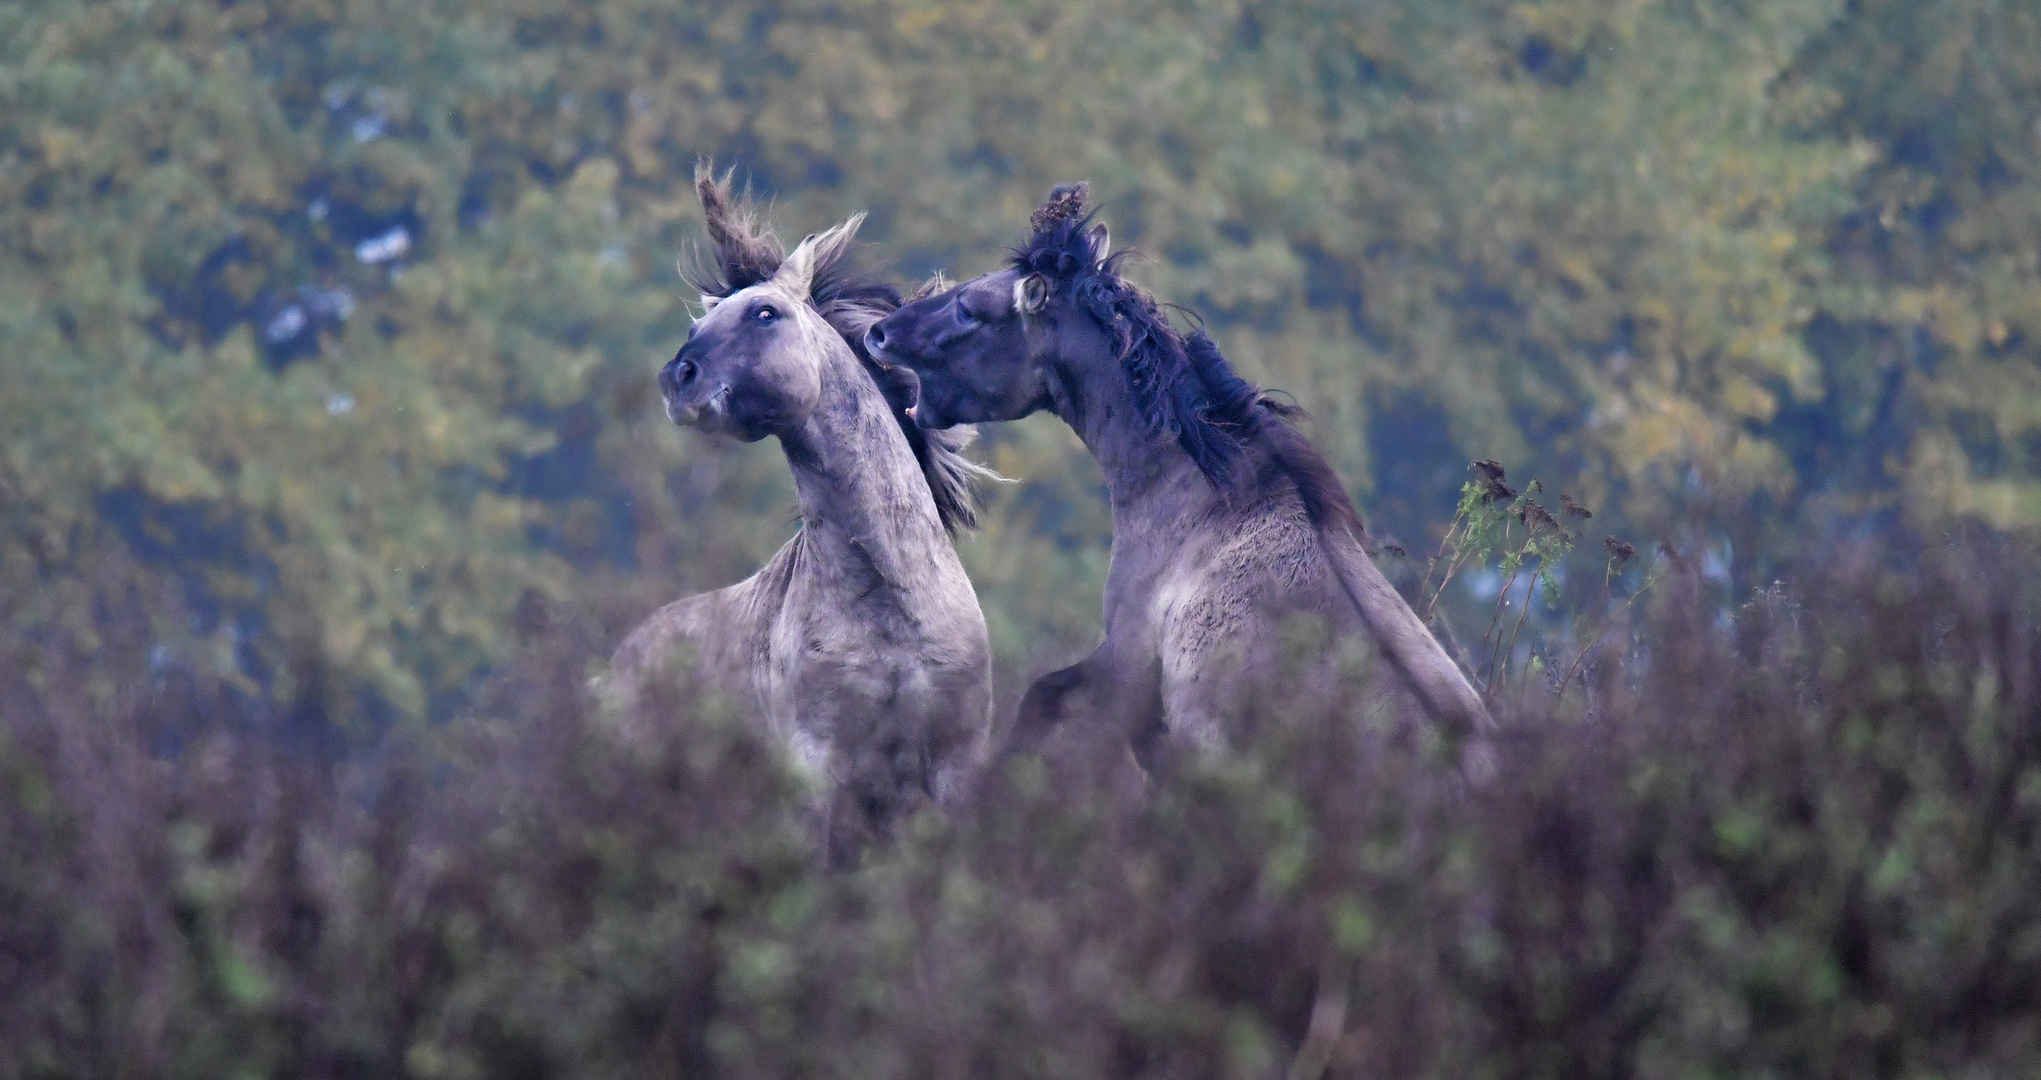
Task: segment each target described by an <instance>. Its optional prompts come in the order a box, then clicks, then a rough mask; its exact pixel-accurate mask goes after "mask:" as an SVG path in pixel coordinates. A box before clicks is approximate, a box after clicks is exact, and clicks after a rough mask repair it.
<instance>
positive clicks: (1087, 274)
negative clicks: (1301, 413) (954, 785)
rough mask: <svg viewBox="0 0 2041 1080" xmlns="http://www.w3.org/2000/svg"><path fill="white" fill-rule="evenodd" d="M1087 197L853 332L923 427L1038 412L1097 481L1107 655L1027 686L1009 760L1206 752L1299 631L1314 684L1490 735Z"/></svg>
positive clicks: (1257, 409)
mask: <svg viewBox="0 0 2041 1080" xmlns="http://www.w3.org/2000/svg"><path fill="white" fill-rule="evenodd" d="M1085 194H1086V192H1085V188H1084V186H1083V185H1076V186H1073V187H1065V188H1057V189H1056V191H1055V192H1053V193H1052V194H1051V196H1050V199H1049V201H1048V202H1047V203H1046V204H1044V205H1043V206H1042V208H1041V209H1039V210H1037V211H1036V212H1035V216H1034V218H1033V221H1032V226H1033V230H1032V234H1031V235H1030V236H1029V237H1028V239H1027V240H1026V242H1025V243H1024V244H1023V245H1022V246H1021V247H1020V248H1018V249H1016V250H1015V251H1014V253H1013V257H1012V260H1011V263H1010V265H1009V266H1007V267H1006V268H1005V269H1002V270H1000V271H997V272H995V273H991V274H987V275H984V276H982V277H979V278H976V279H973V280H971V281H967V282H965V283H963V284H961V285H958V286H956V287H954V288H951V289H949V290H948V291H946V292H943V293H940V294H937V295H934V296H929V297H925V298H922V299H919V300H915V301H912V302H910V303H907V304H906V305H904V306H902V307H901V308H900V309H899V310H897V311H895V312H893V313H892V314H890V315H888V316H886V317H885V318H884V319H882V320H880V321H879V322H877V323H875V324H874V325H873V326H872V328H871V329H870V330H869V331H868V332H867V334H866V343H867V345H868V346H869V347H870V349H871V352H872V353H873V355H874V356H875V357H877V358H879V359H880V360H881V361H884V362H897V363H899V364H903V365H905V366H907V367H909V368H911V369H913V370H914V372H915V373H916V374H917V375H918V376H919V377H920V387H919V394H920V397H919V403H918V404H917V406H916V409H915V413H916V416H917V418H918V421H919V422H920V423H921V424H922V425H923V426H924V427H929V428H942V427H945V426H948V425H951V424H964V423H984V422H989V421H997V420H1015V419H1019V418H1020V417H1023V416H1027V415H1028V414H1030V413H1033V412H1036V411H1038V410H1043V409H1046V410H1048V411H1050V412H1053V413H1054V414H1055V415H1057V416H1058V417H1061V418H1062V419H1063V420H1064V422H1066V423H1068V424H1069V425H1070V426H1071V427H1072V428H1073V429H1075V430H1076V432H1077V434H1078V436H1079V437H1080V438H1082V439H1083V440H1084V444H1085V446H1086V447H1088V448H1089V449H1090V450H1091V453H1092V456H1093V457H1095V458H1097V459H1098V462H1099V464H1100V465H1101V466H1102V467H1103V468H1104V470H1105V479H1106V486H1107V488H1108V489H1109V491H1110V496H1111V503H1112V515H1113V546H1112V560H1111V565H1110V569H1109V570H1108V571H1107V575H1106V593H1105V641H1104V643H1102V644H1101V645H1100V646H1099V647H1098V649H1097V651H1095V652H1093V653H1092V654H1091V655H1090V656H1089V657H1087V658H1085V659H1084V660H1082V661H1080V662H1079V663H1077V664H1075V665H1073V666H1071V667H1068V668H1065V669H1063V670H1061V671H1056V672H1052V673H1050V674H1048V675H1045V676H1043V677H1042V678H1040V679H1038V680H1036V682H1035V683H1034V684H1033V685H1032V686H1031V687H1030V688H1029V689H1028V692H1027V695H1026V696H1025V697H1024V698H1023V700H1022V704H1021V709H1020V715H1019V717H1018V719H1017V721H1016V724H1015V728H1014V732H1013V736H1012V738H1011V739H1010V740H1009V747H1012V748H1025V747H1028V746H1031V745H1033V744H1034V743H1035V742H1036V741H1037V740H1039V739H1040V738H1041V737H1042V736H1043V735H1044V734H1046V732H1047V731H1048V730H1049V729H1050V728H1052V727H1053V726H1054V725H1055V724H1056V723H1057V722H1058V721H1059V720H1060V719H1062V718H1063V717H1065V716H1066V715H1077V714H1085V713H1089V714H1092V715H1100V714H1103V715H1104V716H1105V717H1107V718H1108V719H1109V720H1110V721H1112V722H1119V723H1125V724H1127V725H1128V737H1129V739H1130V740H1131V743H1132V747H1133V749H1134V751H1135V754H1136V757H1137V758H1139V759H1140V760H1141V761H1142V762H1143V764H1144V765H1145V764H1148V763H1149V761H1150V760H1151V755H1152V754H1153V753H1155V752H1156V751H1157V750H1158V749H1161V748H1164V747H1167V746H1169V745H1172V744H1179V745H1191V746H1206V747H1209V746H1215V745H1224V744H1225V743H1226V742H1227V741H1228V740H1229V739H1230V737H1231V736H1232V735H1233V734H1234V732H1233V731H1232V729H1231V725H1232V724H1233V723H1234V722H1235V720H1236V719H1237V718H1238V717H1239V716H1240V714H1241V712H1242V708H1243V707H1244V706H1250V705H1251V704H1252V703H1251V702H1247V701H1243V700H1242V696H1243V695H1245V694H1250V693H1253V692H1254V690H1255V686H1256V679H1257V678H1263V677H1266V675H1267V674H1268V673H1269V672H1271V671H1273V670H1277V669H1278V668H1279V667H1280V665H1281V664H1282V662H1283V661H1284V657H1283V656H1282V655H1280V653H1281V652H1282V649H1281V646H1280V643H1282V642H1284V641H1285V640H1294V639H1295V638H1296V637H1297V635H1296V634H1294V633H1291V632H1290V631H1291V630H1292V628H1294V627H1295V626H1296V625H1298V624H1299V623H1300V622H1302V623H1313V622H1315V623H1316V624H1317V625H1319V626H1321V627H1323V628H1325V629H1327V630H1329V631H1331V637H1330V638H1321V639H1320V642H1321V645H1320V647H1319V649H1318V652H1317V654H1316V655H1318V656H1319V657H1320V658H1321V659H1320V660H1319V661H1314V662H1316V663H1320V664H1321V665H1332V666H1331V667H1330V668H1328V667H1324V666H1321V667H1320V668H1319V669H1318V670H1319V671H1321V672H1326V673H1329V672H1331V671H1333V670H1336V669H1337V667H1338V665H1339V664H1340V663H1342V662H1343V660H1342V658H1341V652H1342V650H1349V651H1351V650H1355V649H1357V648H1358V649H1359V650H1360V651H1361V652H1363V653H1364V654H1365V655H1364V657H1363V658H1362V664H1361V665H1356V666H1364V667H1366V668H1368V669H1369V670H1371V671H1372V672H1373V674H1372V676H1371V682H1370V683H1369V684H1368V685H1369V689H1368V690H1367V691H1366V692H1365V694H1364V703H1365V704H1372V705H1374V706H1376V707H1378V708H1380V709H1385V710H1389V711H1392V712H1394V713H1395V714H1396V715H1399V716H1410V715H1422V716H1429V717H1430V718H1432V719H1434V720H1436V721H1438V722H1440V723H1441V724H1442V726H1443V727H1444V728H1445V729H1446V731H1447V733H1448V734H1450V735H1453V736H1455V737H1458V738H1464V737H1466V736H1468V735H1472V734H1473V733H1475V732H1477V731H1479V730H1482V729H1484V728H1486V726H1487V724H1488V715H1487V710H1486V709H1485V708H1484V706H1483V705H1482V701H1481V698H1480V696H1479V695H1477V694H1476V693H1475V692H1474V689H1473V688H1472V687H1471V686H1470V685H1469V684H1468V682H1467V680H1466V678H1465V677H1464V676H1463V675H1462V674H1461V672H1460V669H1459V667H1458V666H1457V665H1456V664H1454V662H1453V660H1452V659H1451V657H1449V656H1448V655H1447V654H1446V652H1445V650H1444V649H1442V648H1440V647H1439V643H1438V641H1437V640H1436V639H1434V638H1433V637H1432V635H1431V633H1430V631H1428V630H1426V629H1425V627H1424V624H1423V623H1422V622H1421V621H1419V619H1418V618H1417V615H1416V614H1415V613H1414V612H1412V611H1411V609H1410V607H1409V605H1408V604H1406V603H1404V601H1403V598H1402V597H1401V596H1399V595H1398V594H1397V593H1396V591H1395V590H1394V589H1393V588H1392V587H1391V586H1390V585H1389V583H1388V582H1387V580H1385V579H1384V577H1383V576H1382V573H1381V571H1380V570H1378V569H1377V568H1376V567H1375V564H1374V562H1373V561H1372V560H1371V559H1370V558H1369V557H1368V554H1367V552H1366V550H1365V547H1364V545H1365V534H1364V531H1363V529H1362V526H1361V521H1360V518H1359V516H1358V514H1357V513H1356V512H1355V511H1354V509H1353V505H1352V503H1351V502H1350V501H1349V500H1348V499H1347V496H1346V493H1345V491H1344V490H1343V489H1342V488H1341V486H1340V484H1339V480H1338V478H1337V477H1336V476H1335V475H1333V473H1332V471H1331V469H1330V468H1329V467H1328V466H1327V465H1326V463H1325V461H1324V459H1323V458H1322V457H1321V456H1319V454H1318V453H1317V451H1316V450H1315V449H1313V448H1312V446H1311V445H1310V443H1309V442H1308V441H1306V440H1305V439H1304V437H1303V436H1302V435H1301V434H1299V433H1298V432H1297V430H1296V429H1295V428H1294V427H1293V426H1292V425H1291V415H1292V413H1294V411H1295V410H1294V409H1292V408H1289V407H1287V406H1284V405H1282V404H1280V403H1278V402H1276V401H1273V400H1271V399H1270V398H1268V397H1267V396H1265V395H1263V394H1262V393H1261V392H1260V391H1259V390H1258V389H1256V388H1255V387H1253V386H1251V385H1249V384H1248V383H1247V382H1245V381H1244V380H1242V379H1241V378H1240V377H1239V376H1237V375H1236V374H1234V372H1233V370H1232V368H1231V367H1230V366H1229V365H1228V364H1227V363H1226V361H1225V359H1224V358H1223V357H1222V356H1221V355H1220V353H1219V349H1218V347H1217V346H1216V345H1215V344H1214V343H1213V342H1212V341H1211V339H1210V338H1208V337H1206V336H1205V335H1204V334H1203V333H1202V332H1194V333H1191V334H1188V335H1186V334H1183V333H1180V332H1179V331H1177V330H1176V329H1175V328H1174V327H1172V326H1171V325H1170V324H1169V322H1168V320H1167V319H1166V318H1165V317H1164V316H1163V314H1162V312H1161V311H1160V309H1159V308H1158V307H1157V305H1156V303H1155V302H1154V300H1152V299H1151V298H1150V297H1149V296H1148V295H1147V294H1146V293H1145V292H1143V291H1142V290H1140V289H1139V288H1137V287H1135V286H1134V285H1132V284H1130V283H1129V282H1127V281H1126V280H1125V279H1124V278H1122V277H1121V276H1120V275H1119V273H1118V272H1117V260H1116V259H1115V258H1112V257H1109V256H1108V253H1107V246H1108V245H1107V238H1106V229H1105V227H1104V226H1103V225H1097V226H1094V224H1093V222H1092V215H1091V214H1090V213H1089V212H1088V211H1087V210H1086V209H1085V207H1084V199H1085ZM1328 646H1329V647H1328ZM1376 661H1380V662H1376Z"/></svg>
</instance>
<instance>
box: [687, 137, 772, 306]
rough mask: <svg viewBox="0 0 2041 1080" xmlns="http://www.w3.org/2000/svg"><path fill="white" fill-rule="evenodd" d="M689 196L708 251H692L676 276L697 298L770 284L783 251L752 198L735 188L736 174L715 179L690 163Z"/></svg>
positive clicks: (705, 166)
mask: <svg viewBox="0 0 2041 1080" xmlns="http://www.w3.org/2000/svg"><path fill="white" fill-rule="evenodd" d="M695 195H696V196H697V197H698V198H700V199H701V203H702V220H703V223H704V225H705V226H706V227H707V229H708V233H709V250H708V251H707V252H706V253H704V252H701V251H696V252H694V254H693V257H692V258H691V259H690V260H688V263H687V264H686V265H683V266H682V268H681V274H682V276H684V277H685V278H686V279H687V282H688V284H690V285H692V286H694V287H695V289H696V290H697V291H699V292H700V293H701V294H702V296H703V297H705V298H707V297H719V298H720V297H725V296H729V295H730V294H731V293H734V292H736V291H737V290H739V289H748V288H750V287H751V286H753V285H756V284H758V283H759V282H762V281H770V280H771V279H772V276H773V274H775V273H777V272H778V271H779V268H780V263H782V262H784V261H785V259H786V250H785V249H784V248H783V247H781V246H780V239H779V236H778V235H777V234H776V233H774V232H773V229H772V225H771V223H770V222H768V221H767V220H766V218H765V214H764V212H763V211H761V210H760V209H759V206H758V203H757V200H755V199H753V198H752V197H751V196H750V194H749V193H747V192H743V191H740V190H738V188H737V170H736V169H734V168H732V169H730V170H728V171H726V172H724V173H723V174H722V175H721V176H718V175H716V170H715V167H714V165H712V164H711V163H709V162H707V161H701V162H697V163H696V164H695Z"/></svg>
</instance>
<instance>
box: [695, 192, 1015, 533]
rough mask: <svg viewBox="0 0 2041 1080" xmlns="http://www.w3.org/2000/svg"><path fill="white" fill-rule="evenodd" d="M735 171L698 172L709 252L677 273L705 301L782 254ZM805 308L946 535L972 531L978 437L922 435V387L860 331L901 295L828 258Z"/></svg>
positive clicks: (752, 281) (753, 280) (962, 431)
mask: <svg viewBox="0 0 2041 1080" xmlns="http://www.w3.org/2000/svg"><path fill="white" fill-rule="evenodd" d="M735 173H736V170H735V169H732V170H730V171H729V172H725V173H724V174H723V175H722V176H720V177H719V176H717V175H716V173H715V170H714V168H713V167H712V166H710V165H709V164H708V163H706V162H703V163H701V164H697V165H696V166H695V194H697V195H698V196H700V198H701V201H702V214H703V217H704V218H705V219H706V223H707V227H708V233H709V246H708V249H707V250H706V251H698V252H696V253H694V257H693V259H692V260H690V261H689V263H688V264H685V265H683V266H682V267H681V275H682V276H683V277H684V278H686V279H687V282H688V284H690V285H692V286H694V287H695V288H696V289H697V290H699V291H700V292H701V294H702V295H703V296H705V297H723V296H729V295H730V294H732V293H734V292H737V291H739V290H741V289H748V288H750V287H751V286H753V285H757V284H759V283H760V282H764V281H768V280H771V278H772V276H773V274H775V273H777V272H778V271H779V268H780V263H781V262H782V261H784V260H785V258H786V250H785V248H783V247H782V246H781V244H780V239H779V237H778V235H777V234H775V233H774V232H773V229H772V225H771V223H770V222H768V221H767V220H766V219H765V215H764V214H763V213H761V212H760V210H759V209H758V206H757V204H756V203H755V202H753V201H752V200H751V199H750V198H749V197H748V196H746V195H744V194H742V193H740V192H738V191H737V190H736V188H735V182H734V177H735ZM808 293H809V302H810V303H812V304H813V305H814V306H815V310H816V312H817V313H818V314H820V315H821V316H822V318H823V321H825V322H827V323H828V324H829V325H830V327H831V328H832V329H834V330H835V331H836V332H837V334H839V335H840V336H842V338H843V343H844V344H845V345H848V346H850V351H851V352H852V353H853V354H854V355H856V356H857V358H858V363H860V364H862V365H863V366H864V369H865V372H866V373H867V374H868V375H870V376H871V378H872V382H873V384H874V385H876V386H877V387H878V388H879V393H880V394H882V395H883V396H884V397H885V398H886V404H887V405H889V406H891V407H892V410H893V419H894V420H895V421H896V422H898V423H899V425H900V430H901V431H902V432H903V433H904V434H906V436H907V445H908V446H909V447H911V448H912V449H913V450H914V460H915V461H916V462H917V463H919V464H920V466H921V474H922V476H923V477H925V478H926V479H927V480H928V490H929V494H930V495H931V496H933V497H934V499H935V509H936V515H937V516H938V517H940V518H941V519H942V523H943V528H945V529H947V530H949V531H950V532H953V533H954V532H956V531H958V530H959V529H970V528H976V527H977V525H978V508H977V499H976V498H975V496H974V486H975V484H976V483H977V481H978V480H979V479H980V478H981V477H987V476H990V475H991V472H990V471H989V470H987V469H985V468H983V467H981V466H979V465H977V464H975V463H973V462H972V461H971V460H970V459H969V458H966V457H965V456H964V455H963V449H964V447H965V446H967V445H969V444H970V442H971V437H972V435H973V434H975V432H974V431H973V429H970V428H954V429H951V430H949V431H925V430H923V429H922V428H921V426H920V425H918V424H916V423H915V422H914V420H913V419H912V418H911V417H909V416H908V415H907V410H908V409H909V408H911V407H913V405H914V402H915V397H916V394H917V392H918V389H919V384H918V383H917V382H916V381H915V379H914V377H913V373H912V372H908V371H906V370H905V369H904V368H895V367H893V366H891V365H887V364H882V363H880V362H878V361H877V360H875V359H873V358H872V354H871V352H870V351H868V350H867V349H866V348H865V331H866V330H867V329H869V328H870V327H871V325H872V324H873V323H875V322H878V321H879V320H880V319H883V318H885V317H886V316H887V315H888V314H889V313H891V312H892V311H893V310H894V309H896V308H898V307H899V306H900V305H901V303H902V299H901V296H900V291H899V290H898V289H895V288H894V287H893V286H892V285H890V284H887V283H886V282H884V281H881V280H879V279H878V278H875V277H871V276H870V275H867V274H864V273H862V272H861V271H859V270H858V268H857V267H856V266H855V265H853V264H852V262H851V260H850V259H848V258H843V257H837V258H825V259H824V261H822V262H820V263H819V264H818V265H817V266H816V267H815V276H814V279H813V282H812V283H811V284H810V286H809V290H808Z"/></svg>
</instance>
